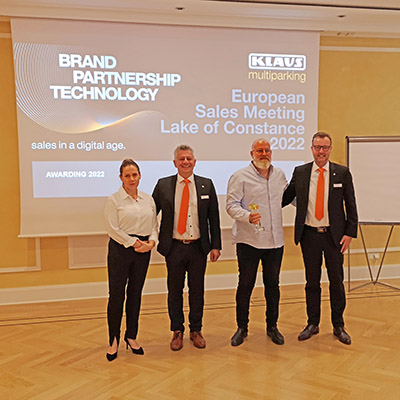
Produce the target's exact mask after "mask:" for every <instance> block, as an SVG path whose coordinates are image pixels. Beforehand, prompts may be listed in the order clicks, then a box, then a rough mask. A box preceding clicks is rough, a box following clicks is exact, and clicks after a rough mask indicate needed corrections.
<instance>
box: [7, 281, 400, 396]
mask: <svg viewBox="0 0 400 400" xmlns="http://www.w3.org/2000/svg"><path fill="white" fill-rule="evenodd" d="M391 283H392V284H394V285H397V286H400V280H393V281H392V282H391ZM234 296H235V291H234V290H223V291H209V292H207V293H206V307H205V315H204V330H203V333H204V336H205V338H206V340H207V348H206V349H203V350H200V349H196V348H194V347H193V345H192V344H191V342H190V340H189V338H188V335H186V336H185V340H184V347H183V349H182V350H181V351H178V352H172V351H171V350H170V349H169V342H170V338H171V333H170V332H169V320H168V314H167V308H166V296H165V295H149V296H145V297H144V298H143V306H142V313H141V317H140V328H139V336H138V341H139V342H140V344H141V345H142V346H143V347H144V349H145V355H144V356H137V355H134V354H132V353H131V352H130V351H127V350H125V347H124V346H123V343H121V345H120V349H119V353H118V358H117V359H116V360H115V361H113V362H111V363H109V362H108V361H107V360H106V358H105V352H106V349H107V328H106V313H105V309H106V300H105V299H97V300H85V301H69V302H57V303H42V304H26V305H14V306H3V307H1V308H0V343H1V346H0V399H7V400H17V399H18V400H20V399H26V400H48V399H50V400H53V399H57V400H67V399H68V400H70V399H72V400H74V399H79V400H86V399H89V400H92V399H96V400H103V399H107V400H126V399H135V400H136V399H137V400H141V399H146V400H147V399H157V400H158V399H159V400H170V399H199V400H201V399H211V400H214V399H217V400H218V399H223V400H225V399H228V400H236V399H240V400H241V399H243V400H250V399H282V400H301V399H307V400H309V399H312V400H314V399H324V400H328V399H333V400H339V399H362V400H368V399H379V400H380V399H385V400H386V399H388V400H391V399H393V400H395V399H396V400H398V399H400V340H399V337H400V319H399V316H400V312H399V310H400V291H395V290H392V289H389V288H385V287H382V286H373V285H370V286H366V287H365V288H362V289H359V290H356V291H352V292H350V293H348V297H347V300H348V301H347V309H346V314H345V318H346V327H347V329H348V331H349V333H350V334H351V336H352V340H353V343H352V345H350V346H345V345H343V344H341V343H340V342H339V341H338V340H337V339H336V338H335V337H334V336H333V335H332V327H331V324H330V308H329V298H328V291H327V288H326V287H324V289H323V302H322V321H321V325H320V334H319V335H316V336H314V337H313V338H312V339H310V340H308V341H306V342H299V341H298V340H297V335H298V333H299V332H300V330H301V329H302V328H303V327H304V324H305V321H306V317H305V301H304V289H303V287H302V286H284V287H282V288H281V307H280V320H279V328H280V330H281V332H282V333H283V335H284V336H285V344H284V345H283V346H277V345H275V344H273V343H272V342H271V341H270V339H269V338H268V337H266V335H265V323H264V313H265V306H264V300H263V291H262V289H261V288H256V289H255V291H254V294H253V297H252V306H251V313H250V326H249V336H248V338H247V339H246V340H245V342H244V343H243V344H242V345H241V346H239V347H232V346H231V345H230V337H231V336H232V334H233V333H234V331H235V297H234ZM124 323H125V322H124V321H123V329H124Z"/></svg>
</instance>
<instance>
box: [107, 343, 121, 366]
mask: <svg viewBox="0 0 400 400" xmlns="http://www.w3.org/2000/svg"><path fill="white" fill-rule="evenodd" d="M116 339H117V346H119V339H118V338H116ZM117 356H118V350H117V351H116V352H115V353H113V354H110V353H106V358H107V360H108V361H114V360H115V359H116V358H117Z"/></svg>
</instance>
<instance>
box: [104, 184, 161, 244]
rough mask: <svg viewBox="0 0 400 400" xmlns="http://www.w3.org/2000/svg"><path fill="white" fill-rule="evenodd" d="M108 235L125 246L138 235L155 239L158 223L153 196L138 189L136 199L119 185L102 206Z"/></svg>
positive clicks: (132, 242)
mask: <svg viewBox="0 0 400 400" xmlns="http://www.w3.org/2000/svg"><path fill="white" fill-rule="evenodd" d="M104 217H105V225H106V230H107V233H108V235H109V236H110V237H111V238H113V239H114V240H115V241H116V242H118V243H119V244H122V245H123V246H125V247H130V246H133V245H134V244H135V243H136V240H137V237H135V236H129V235H138V236H150V237H149V240H154V241H157V237H158V223H157V216H156V206H155V204H154V200H153V198H152V197H151V196H150V195H148V194H146V193H144V192H142V191H140V190H138V195H137V200H135V199H133V198H132V196H130V195H129V194H128V193H126V191H125V189H124V188H123V187H122V186H121V187H120V188H119V190H118V192H116V193H114V194H112V195H111V196H110V197H108V199H107V201H106V205H105V208H104Z"/></svg>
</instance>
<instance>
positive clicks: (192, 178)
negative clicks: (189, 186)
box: [178, 174, 194, 183]
mask: <svg viewBox="0 0 400 400" xmlns="http://www.w3.org/2000/svg"><path fill="white" fill-rule="evenodd" d="M185 179H189V182H190V183H193V182H194V174H192V175H190V176H189V178H184V177H183V176H180V175H179V174H178V183H181V182H182V181H184V180H185Z"/></svg>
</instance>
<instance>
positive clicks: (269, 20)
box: [0, 0, 400, 38]
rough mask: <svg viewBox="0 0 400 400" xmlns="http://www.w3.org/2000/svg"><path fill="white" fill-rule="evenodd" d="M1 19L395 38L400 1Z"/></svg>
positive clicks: (184, 0)
mask: <svg viewBox="0 0 400 400" xmlns="http://www.w3.org/2000/svg"><path fill="white" fill-rule="evenodd" d="M0 16H1V18H2V19H3V20H4V19H5V20H8V18H9V17H13V16H18V17H44V18H62V19H80V20H102V21H119V22H150V23H166V24H183V25H206V26H230V27H252V28H271V29H300V30H317V31H321V32H322V35H342V36H377V37H395V38H399V37H400V0H301V1H296V0H292V1H282V0H275V1H265V0H0Z"/></svg>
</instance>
